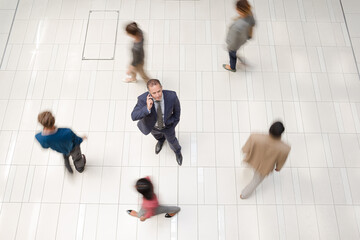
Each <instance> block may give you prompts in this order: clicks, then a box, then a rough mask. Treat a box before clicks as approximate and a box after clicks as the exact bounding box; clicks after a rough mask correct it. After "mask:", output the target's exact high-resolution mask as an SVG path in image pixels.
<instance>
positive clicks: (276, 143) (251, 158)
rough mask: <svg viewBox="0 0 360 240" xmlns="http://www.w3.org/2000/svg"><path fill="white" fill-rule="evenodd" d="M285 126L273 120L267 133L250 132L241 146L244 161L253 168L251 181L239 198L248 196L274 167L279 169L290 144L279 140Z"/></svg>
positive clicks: (282, 164)
mask: <svg viewBox="0 0 360 240" xmlns="http://www.w3.org/2000/svg"><path fill="white" fill-rule="evenodd" d="M284 130H285V128H284V125H283V124H282V123H281V122H275V123H273V124H272V125H271V127H270V129H269V134H251V135H250V137H249V138H248V140H247V141H246V143H245V145H244V146H243V148H242V151H243V152H244V154H246V156H245V159H244V162H246V163H247V164H248V165H250V166H251V167H252V168H253V169H254V176H253V179H252V180H251V182H250V183H249V184H248V185H247V186H246V187H245V188H244V189H243V190H242V192H241V195H240V198H241V199H245V198H248V197H249V196H250V195H251V193H252V192H253V191H254V190H255V189H256V187H257V186H258V185H259V184H260V183H261V182H262V181H263V180H264V178H265V177H266V176H267V175H269V174H270V173H271V172H272V171H273V170H274V168H275V171H280V170H281V168H282V167H283V166H284V164H285V161H286V159H287V156H288V155H289V152H290V146H289V145H288V144H286V143H284V142H283V141H281V134H282V133H283V132H284Z"/></svg>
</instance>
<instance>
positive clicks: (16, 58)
mask: <svg viewBox="0 0 360 240" xmlns="http://www.w3.org/2000/svg"><path fill="white" fill-rule="evenodd" d="M251 3H252V5H253V7H254V12H255V16H256V19H257V26H256V28H255V32H254V39H253V40H251V41H250V42H249V43H248V44H247V45H245V47H244V49H241V51H240V53H241V54H242V56H244V57H245V59H247V61H248V65H247V66H246V67H244V66H238V70H239V71H238V72H236V73H229V72H225V71H224V70H223V69H222V67H221V65H222V64H223V63H226V62H227V61H228V56H227V52H226V51H225V44H224V39H225V34H226V31H227V26H228V25H229V23H230V22H231V19H232V18H233V17H234V16H235V11H234V7H233V0H194V1H184V0H181V1H174V0H99V1H91V0H77V1H74V0H63V1H57V0H19V5H18V7H17V9H16V4H17V1H16V0H13V1H12V0H0V53H1V56H2V52H3V48H4V46H5V44H6V41H7V39H8V37H9V42H8V45H7V48H6V52H5V55H4V61H3V62H2V66H1V70H0V239H6V240H7V239H21V240H22V239H44V240H48V239H66V240H68V239H77V240H78V239H124V240H133V239H134V240H135V239H146V240H149V239H164V240H165V239H166V240H167V239H179V240H180V239H186V240H192V239H206V240H209V239H221V240H224V239H227V240H234V239H290V240H292V239H304V240H308V239H326V240H327V239H344V240H351V239H359V238H360V205H359V204H360V191H359V187H358V184H359V181H360V177H359V176H360V171H359V167H360V118H359V117H360V80H359V73H358V69H357V66H359V62H360V61H359V59H360V35H359V34H360V32H359V28H358V22H359V19H360V17H359V16H360V3H359V1H358V0H341V1H340V0H276V1H274V0H271V1H265V0H253V1H251ZM89 10H116V11H119V26H118V29H117V30H118V32H117V33H118V35H117V42H116V46H115V59H114V60H107V61H100V60H99V61H97V60H82V53H83V45H84V41H85V34H86V29H87V21H88V15H89ZM15 13H16V15H15V20H14V22H13V27H12V29H11V33H10V36H9V30H10V26H11V23H12V18H13V16H14V14H15ZM344 16H345V17H346V18H344ZM112 19H113V18H112ZM132 20H135V21H137V22H138V23H139V25H140V26H141V27H142V29H143V30H144V32H145V36H146V46H145V50H146V68H147V69H148V72H149V75H150V76H151V77H154V78H158V79H160V80H161V81H162V82H163V85H164V88H165V89H171V90H175V91H177V93H178V96H179V97H180V101H181V106H182V115H181V121H180V124H179V127H178V128H177V130H178V136H179V140H180V143H181V145H182V148H183V150H182V152H183V156H184V163H183V166H182V167H178V166H177V164H176V162H175V156H174V154H173V153H172V151H171V150H170V148H169V147H168V145H167V144H165V147H164V149H163V151H162V152H161V153H160V154H159V155H155V154H154V146H155V143H156V142H155V140H154V139H153V138H152V137H151V136H144V135H142V134H141V133H140V132H139V130H138V129H137V127H136V123H135V122H132V121H131V119H130V113H131V111H132V108H133V106H134V104H135V103H136V97H137V96H138V95H139V94H141V93H142V92H144V91H145V89H146V87H145V84H144V83H143V82H142V81H139V82H138V83H137V84H125V83H124V82H122V79H123V78H124V77H125V71H126V67H127V64H128V63H129V60H130V55H129V54H130V52H129V48H130V44H131V43H130V39H129V38H128V37H127V36H126V34H125V33H124V29H123V27H124V24H125V23H127V22H129V21H132ZM97 21H98V22H99V23H102V22H103V19H100V20H97ZM111 24H113V25H114V20H112V21H111ZM100 25H101V24H100ZM113 25H111V26H113ZM111 26H108V25H107V26H106V27H105V28H104V29H103V30H104V31H103V32H102V33H101V34H102V37H103V40H104V39H105V40H104V41H107V40H106V39H113V38H114V35H113V34H114V31H113V30H114V29H111ZM90 37H91V36H90ZM93 37H96V35H94V36H93ZM98 37H100V35H99V36H98ZM93 43H94V42H92V43H91V44H93ZM105 43H108V42H105ZM95 44H96V41H95ZM113 47H114V46H106V47H105V48H102V49H101V51H104V53H106V54H107V53H108V51H107V50H109V49H110V50H111V51H112V50H113ZM91 49H92V48H91V46H89V49H87V50H89V51H90V53H91V54H93V53H94V52H91ZM96 49H97V50H96V51H98V50H99V49H100V48H96ZM111 51H110V52H111ZM353 51H354V53H355V56H356V57H357V63H356V61H355V59H354V56H353ZM111 53H112V52H111ZM106 56H107V55H106ZM44 109H51V110H52V111H53V112H54V114H55V115H56V119H57V125H58V126H66V127H71V128H73V129H74V131H76V132H77V133H78V134H79V135H82V134H86V135H88V137H89V139H88V141H86V142H84V143H83V144H82V150H83V152H84V153H85V154H86V155H87V159H88V165H87V168H86V170H85V172H84V173H83V174H78V173H75V174H73V175H70V174H68V173H67V172H66V171H65V168H64V166H63V160H62V157H61V156H60V155H59V154H57V153H54V152H50V151H45V150H42V149H41V148H40V146H39V144H38V143H37V142H36V141H35V139H34V134H35V133H36V132H38V131H40V129H41V127H40V126H39V125H38V124H37V122H36V120H37V114H38V112H39V111H41V110H44ZM276 119H281V120H282V121H284V123H285V125H286V133H285V136H284V138H285V139H286V140H287V141H288V142H289V143H290V144H291V145H292V151H291V154H290V156H289V159H288V162H287V164H286V165H285V168H284V169H283V170H282V171H281V172H280V173H274V174H273V175H271V176H269V177H268V178H267V179H266V180H265V181H264V182H263V183H262V185H261V186H260V187H259V188H258V189H257V190H256V193H255V194H253V195H252V196H251V197H250V198H249V199H247V200H241V199H240V198H239V195H240V192H241V190H242V188H243V187H244V186H245V185H246V184H247V182H248V181H249V180H250V179H251V177H252V173H251V170H250V169H248V168H246V167H245V166H243V165H242V164H241V160H242V153H241V152H240V149H241V146H242V145H243V144H244V143H245V141H246V139H247V137H248V136H249V133H250V132H254V131H267V129H268V127H269V125H270V124H271V122H272V121H274V120H276ZM146 175H150V176H152V178H153V181H154V185H155V191H156V193H157V194H158V197H159V199H160V201H161V202H162V203H163V204H173V205H179V206H180V207H181V208H182V211H181V212H180V213H179V215H178V216H177V217H175V218H173V219H171V220H168V219H165V218H164V217H163V216H158V217H153V218H152V219H150V220H148V221H146V222H144V223H142V222H139V221H138V220H137V219H135V218H131V217H129V216H128V215H127V214H126V212H125V211H126V209H137V208H138V207H139V204H140V202H141V201H140V200H141V199H140V198H139V195H138V194H137V193H136V192H135V191H134V188H133V185H134V182H135V181H136V179H137V178H139V177H142V176H146Z"/></svg>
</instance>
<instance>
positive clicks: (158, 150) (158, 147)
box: [155, 141, 164, 154]
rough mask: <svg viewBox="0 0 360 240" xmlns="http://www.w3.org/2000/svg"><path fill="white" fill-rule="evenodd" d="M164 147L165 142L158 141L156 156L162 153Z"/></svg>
mask: <svg viewBox="0 0 360 240" xmlns="http://www.w3.org/2000/svg"><path fill="white" fill-rule="evenodd" d="M163 145H164V141H162V142H161V141H158V142H157V144H156V146H155V153H156V154H158V153H159V152H160V151H161V149H162V146H163Z"/></svg>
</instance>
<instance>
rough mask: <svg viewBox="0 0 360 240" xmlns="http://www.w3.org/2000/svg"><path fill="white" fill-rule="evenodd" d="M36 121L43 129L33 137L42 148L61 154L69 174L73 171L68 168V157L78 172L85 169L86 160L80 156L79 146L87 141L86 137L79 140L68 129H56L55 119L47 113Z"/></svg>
mask: <svg viewBox="0 0 360 240" xmlns="http://www.w3.org/2000/svg"><path fill="white" fill-rule="evenodd" d="M38 121H39V123H40V124H41V125H43V127H44V129H43V130H42V132H39V133H38V134H36V135H35V138H36V140H38V142H39V143H40V145H41V146H42V147H43V148H51V149H52V150H55V151H57V152H59V153H62V154H63V156H64V160H65V166H66V168H67V169H68V170H69V172H70V173H73V170H72V168H71V166H70V162H69V157H70V156H71V157H72V159H73V161H74V166H75V168H76V170H77V171H78V172H80V173H81V172H83V171H84V169H85V163H86V158H85V155H84V154H81V149H80V144H81V143H82V141H83V140H85V139H87V137H86V136H84V137H82V138H80V137H78V136H77V135H76V134H75V133H74V132H73V131H72V130H71V129H69V128H57V127H56V126H55V118H54V116H53V115H52V114H51V112H49V111H45V112H42V113H40V114H39V115H38Z"/></svg>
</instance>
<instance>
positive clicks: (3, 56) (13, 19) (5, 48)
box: [0, 0, 20, 69]
mask: <svg viewBox="0 0 360 240" xmlns="http://www.w3.org/2000/svg"><path fill="white" fill-rule="evenodd" d="M19 2H20V0H18V1H17V4H16V8H15V12H14V16H13V18H12V21H11V26H10V29H9V32H8V36H7V39H6V43H5V47H4V52H3V54H2V56H1V62H0V69H2V64H3V61H4V58H5V54H6V50H7V46H8V43H9V39H10V35H11V32H12V28H13V26H14V22H15V18H16V14H17V10H18V7H19ZM12 10H13V9H12Z"/></svg>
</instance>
